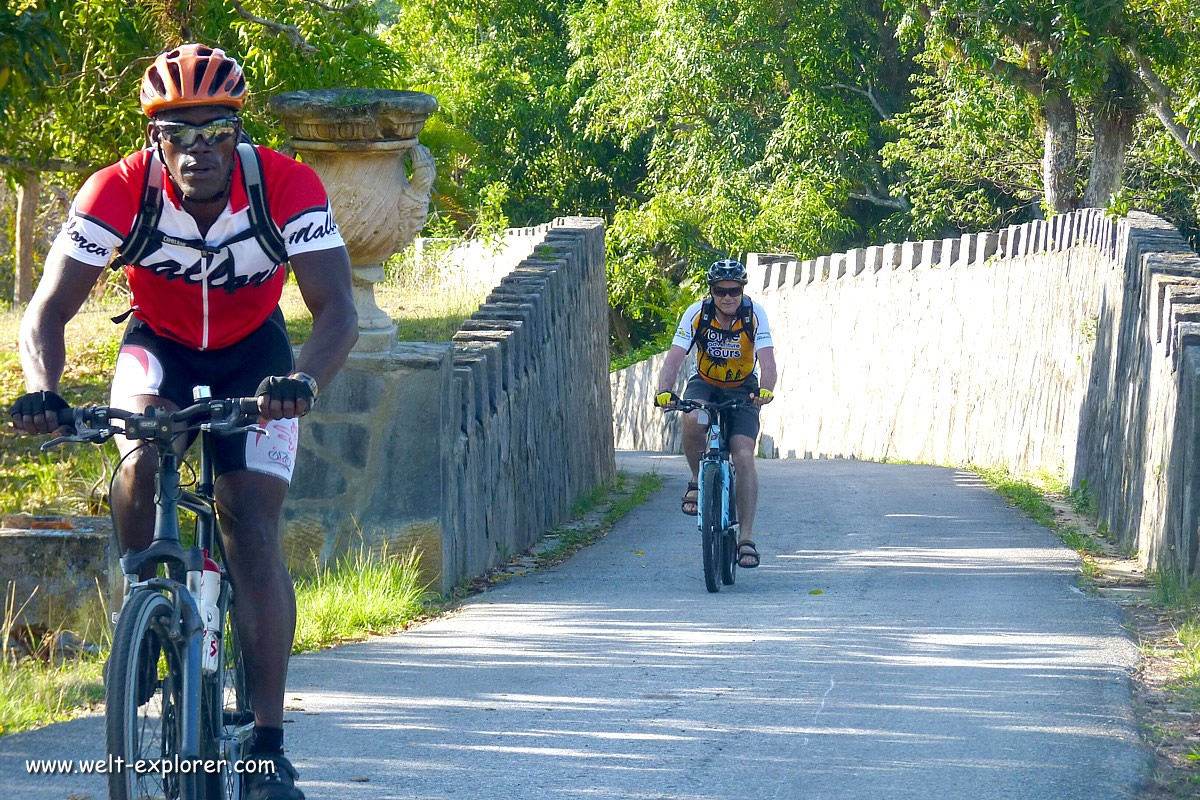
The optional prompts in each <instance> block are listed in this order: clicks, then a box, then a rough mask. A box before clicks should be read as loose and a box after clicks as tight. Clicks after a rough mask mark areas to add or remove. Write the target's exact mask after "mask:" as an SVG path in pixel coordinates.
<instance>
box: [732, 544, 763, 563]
mask: <svg viewBox="0 0 1200 800" xmlns="http://www.w3.org/2000/svg"><path fill="white" fill-rule="evenodd" d="M745 559H753V562H752V563H750V564H747V563H746V561H745ZM758 564H759V559H758V548H757V547H755V546H754V542H752V541H750V540H749V539H742V540H741V541H740V542H738V554H737V565H738V566H739V567H741V568H742V569H754V568H755V567H757V566H758Z"/></svg>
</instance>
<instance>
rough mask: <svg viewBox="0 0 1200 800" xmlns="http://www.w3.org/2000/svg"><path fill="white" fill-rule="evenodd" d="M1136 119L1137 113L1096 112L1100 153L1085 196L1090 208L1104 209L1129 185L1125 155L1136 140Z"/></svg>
mask: <svg viewBox="0 0 1200 800" xmlns="http://www.w3.org/2000/svg"><path fill="white" fill-rule="evenodd" d="M1133 119H1134V114H1133V112H1132V111H1129V110H1126V109H1122V108H1105V109H1098V110H1097V111H1096V114H1095V121H1094V123H1093V125H1094V127H1095V135H1096V143H1095V151H1096V152H1095V155H1093V156H1092V169H1091V171H1090V172H1089V173H1088V183H1087V190H1086V191H1085V192H1084V194H1083V205H1084V206H1085V207H1086V208H1104V207H1105V206H1107V205H1108V201H1109V199H1110V198H1111V197H1112V196H1113V195H1114V194H1116V193H1117V192H1119V191H1121V187H1122V186H1123V185H1124V182H1125V151H1126V150H1128V148H1129V143H1130V142H1131V141H1132V140H1133Z"/></svg>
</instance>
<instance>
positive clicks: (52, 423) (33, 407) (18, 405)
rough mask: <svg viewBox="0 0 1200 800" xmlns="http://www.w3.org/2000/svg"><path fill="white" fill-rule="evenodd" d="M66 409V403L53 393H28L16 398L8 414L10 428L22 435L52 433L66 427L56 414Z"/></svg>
mask: <svg viewBox="0 0 1200 800" xmlns="http://www.w3.org/2000/svg"><path fill="white" fill-rule="evenodd" d="M68 408H70V406H69V405H67V401H66V400H63V399H62V398H61V397H59V396H58V395H57V394H55V393H54V392H29V393H28V394H23V395H21V396H20V397H18V398H17V400H16V402H15V403H13V404H12V408H11V409H9V412H8V413H9V416H10V417H12V426H13V427H14V428H16V429H17V430H19V431H21V432H22V433H54V432H55V431H57V430H61V429H62V428H64V427H66V426H67V424H68V422H67V420H62V421H60V420H59V414H58V412H60V411H65V410H66V409H68Z"/></svg>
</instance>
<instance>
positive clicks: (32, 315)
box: [13, 250, 101, 433]
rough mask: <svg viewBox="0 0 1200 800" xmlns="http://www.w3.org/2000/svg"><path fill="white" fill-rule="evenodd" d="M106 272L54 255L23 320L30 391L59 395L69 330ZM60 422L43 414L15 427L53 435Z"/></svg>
mask: <svg viewBox="0 0 1200 800" xmlns="http://www.w3.org/2000/svg"><path fill="white" fill-rule="evenodd" d="M100 272H101V269H100V268H97V267H94V266H91V265H90V264H84V263H83V262H82V261H77V260H75V259H74V258H71V257H69V256H66V255H63V254H61V253H59V252H57V251H56V250H51V251H50V255H49V256H48V257H47V259H46V265H45V269H44V270H43V273H42V280H41V282H39V283H38V287H37V291H35V292H34V293H33V299H32V300H30V301H29V307H28V308H27V309H25V315H24V316H23V317H22V318H21V334H20V341H19V345H18V346H19V349H20V352H21V369H22V370H23V371H24V373H25V391H27V392H57V391H58V382H59V380H60V379H61V378H62V373H63V367H64V366H65V364H66V359H67V347H66V337H65V331H66V327H67V322H68V321H69V320H70V319H71V318H72V317H74V316H75V314H76V312H78V311H79V308H80V306H82V305H83V302H84V301H85V300H86V299H87V296H88V293H89V292H90V291H91V290H92V287H93V286H94V285H95V284H96V279H97V278H99V277H100ZM48 413H49V415H51V416H54V417H55V418H54V419H47V418H46V417H45V416H43V415H41V414H38V415H37V416H35V417H24V418H21V419H18V418H17V417H13V424H14V425H15V426H16V427H17V428H18V429H19V430H23V431H25V432H26V433H50V432H51V431H53V430H55V429H56V428H57V427H58V420H57V415H55V414H54V412H52V411H51V412H48Z"/></svg>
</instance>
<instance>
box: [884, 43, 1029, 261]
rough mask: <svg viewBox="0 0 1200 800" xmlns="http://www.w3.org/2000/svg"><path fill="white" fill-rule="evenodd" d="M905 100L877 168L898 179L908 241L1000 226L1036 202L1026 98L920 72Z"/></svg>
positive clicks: (983, 82) (979, 80)
mask: <svg viewBox="0 0 1200 800" xmlns="http://www.w3.org/2000/svg"><path fill="white" fill-rule="evenodd" d="M922 60H923V61H926V60H928V59H925V58H923V59H922ZM912 97H913V102H912V104H911V105H910V106H909V107H908V109H907V110H906V111H904V112H902V113H900V114H898V115H896V117H895V118H894V119H893V121H892V122H893V124H894V125H895V128H896V131H897V133H898V134H899V136H898V138H897V139H896V141H894V142H889V143H887V144H885V145H884V146H883V149H882V154H883V161H884V164H885V165H887V166H888V167H891V168H894V169H897V170H902V171H903V174H904V176H905V194H906V196H907V198H908V200H909V202H911V203H912V212H911V227H910V229H909V235H910V236H911V237H913V238H917V239H922V238H930V237H936V236H938V235H940V234H942V233H943V232H949V231H955V230H962V231H975V230H987V229H995V228H999V227H1003V226H1004V225H1008V224H1011V223H1012V222H1014V221H1016V219H1017V218H1018V217H1019V216H1020V215H1021V214H1022V212H1023V211H1024V209H1026V208H1028V207H1029V206H1030V205H1031V204H1036V203H1037V202H1038V201H1039V200H1040V198H1041V196H1042V183H1041V182H1042V178H1041V170H1042V167H1041V157H1042V152H1041V148H1042V145H1041V142H1040V141H1039V140H1038V137H1037V135H1036V129H1037V113H1038V112H1037V105H1036V103H1035V102H1033V101H1032V99H1031V98H1030V97H1029V96H1028V95H1024V94H1021V93H1020V92H1018V91H1016V90H1014V89H1013V88H1012V87H1010V86H1006V85H1004V84H1000V83H997V82H995V81H992V80H989V79H987V78H986V77H985V76H983V75H980V74H972V75H971V76H970V78H969V79H968V77H967V76H965V75H959V76H958V79H957V80H951V79H950V78H949V77H948V76H946V75H939V74H936V73H927V74H922V75H919V76H916V77H915V78H914V87H913V95H912Z"/></svg>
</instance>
